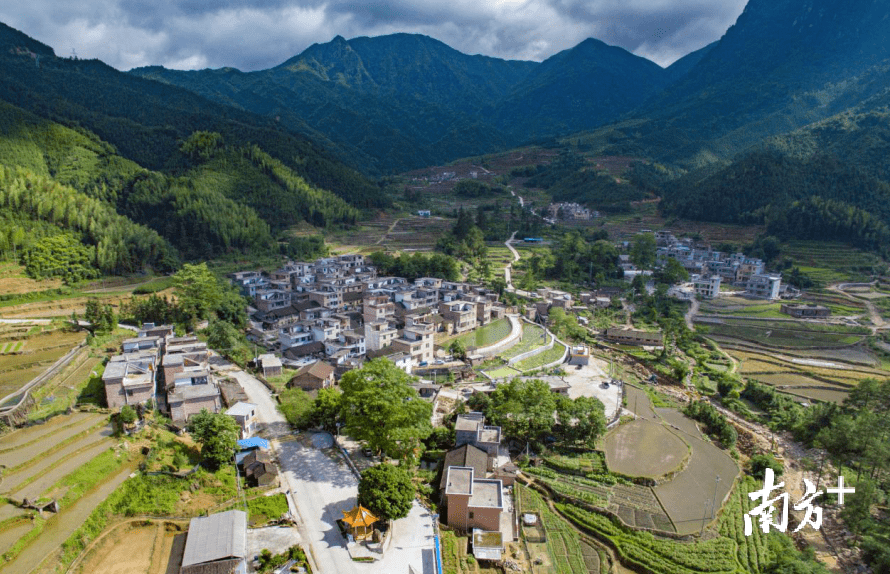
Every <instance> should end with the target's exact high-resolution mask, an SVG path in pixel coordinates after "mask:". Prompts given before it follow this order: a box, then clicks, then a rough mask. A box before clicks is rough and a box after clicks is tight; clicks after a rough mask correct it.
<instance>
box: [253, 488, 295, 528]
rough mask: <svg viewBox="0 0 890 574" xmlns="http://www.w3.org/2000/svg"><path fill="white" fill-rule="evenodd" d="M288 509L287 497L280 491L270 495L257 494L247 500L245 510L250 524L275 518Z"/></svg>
mask: <svg viewBox="0 0 890 574" xmlns="http://www.w3.org/2000/svg"><path fill="white" fill-rule="evenodd" d="M289 510H290V509H289V508H288V506H287V498H285V496H284V494H281V493H278V494H274V495H272V496H258V497H257V498H251V499H249V500H248V501H247V512H248V516H249V519H250V524H251V525H252V526H258V525H263V524H266V523H268V522H270V521H272V520H277V519H278V518H279V517H280V516H281V515H282V514H286V513H287V512H288V511H289Z"/></svg>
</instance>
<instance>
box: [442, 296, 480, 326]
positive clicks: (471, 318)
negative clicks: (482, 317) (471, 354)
mask: <svg viewBox="0 0 890 574" xmlns="http://www.w3.org/2000/svg"><path fill="white" fill-rule="evenodd" d="M439 314H440V315H442V318H443V319H444V320H445V321H447V322H449V323H451V325H452V332H453V333H465V332H467V331H470V330H472V329H475V328H476V324H477V318H476V317H477V312H476V305H475V304H474V303H471V302H469V301H442V302H441V303H439Z"/></svg>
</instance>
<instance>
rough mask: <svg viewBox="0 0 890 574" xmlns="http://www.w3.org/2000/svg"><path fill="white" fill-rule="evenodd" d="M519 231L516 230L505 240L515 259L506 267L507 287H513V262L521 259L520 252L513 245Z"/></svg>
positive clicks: (505, 278)
mask: <svg viewBox="0 0 890 574" xmlns="http://www.w3.org/2000/svg"><path fill="white" fill-rule="evenodd" d="M517 233H519V230H516V231H514V232H513V233H512V234H511V235H510V239H508V240H507V241H505V242H504V245H506V246H507V249H509V250H510V253H512V254H513V261H511V262H510V263H507V265H506V267H504V280H505V281H506V283H507V289H513V277H512V275H513V264H514V263H516V262H517V261H519V252H518V251H516V248H514V247H513V241H514V240H515V239H516V234H517Z"/></svg>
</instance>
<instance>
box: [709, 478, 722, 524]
mask: <svg viewBox="0 0 890 574" xmlns="http://www.w3.org/2000/svg"><path fill="white" fill-rule="evenodd" d="M719 484H720V475H719V474H718V475H717V480H715V481H714V500H713V502H711V518H712V519H713V518H714V517H716V516H717V485H719Z"/></svg>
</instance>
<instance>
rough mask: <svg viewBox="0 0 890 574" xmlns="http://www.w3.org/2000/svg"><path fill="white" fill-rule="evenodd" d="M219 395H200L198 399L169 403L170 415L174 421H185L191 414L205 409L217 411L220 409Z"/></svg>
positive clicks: (212, 411)
mask: <svg viewBox="0 0 890 574" xmlns="http://www.w3.org/2000/svg"><path fill="white" fill-rule="evenodd" d="M221 406H222V405H221V404H220V400H219V395H217V396H215V397H202V398H198V399H187V400H184V401H181V402H175V403H171V404H170V415H171V416H172V418H173V420H174V421H187V420H188V419H189V417H191V416H192V415H196V414H198V413H200V412H201V410H202V409H207V410H208V411H209V412H211V413H218V412H219V410H220V407H221Z"/></svg>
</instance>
